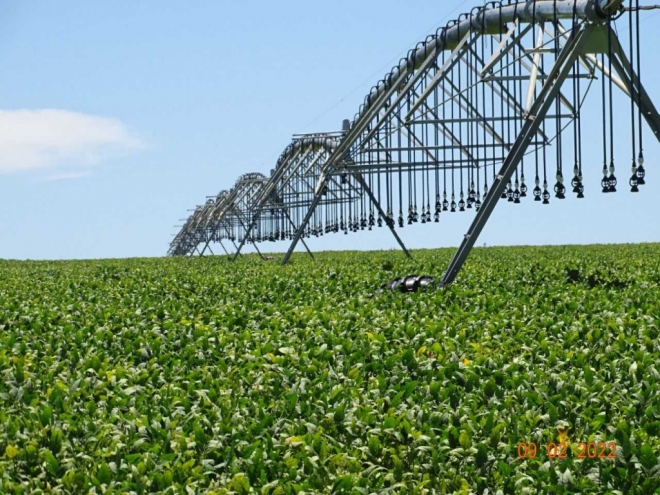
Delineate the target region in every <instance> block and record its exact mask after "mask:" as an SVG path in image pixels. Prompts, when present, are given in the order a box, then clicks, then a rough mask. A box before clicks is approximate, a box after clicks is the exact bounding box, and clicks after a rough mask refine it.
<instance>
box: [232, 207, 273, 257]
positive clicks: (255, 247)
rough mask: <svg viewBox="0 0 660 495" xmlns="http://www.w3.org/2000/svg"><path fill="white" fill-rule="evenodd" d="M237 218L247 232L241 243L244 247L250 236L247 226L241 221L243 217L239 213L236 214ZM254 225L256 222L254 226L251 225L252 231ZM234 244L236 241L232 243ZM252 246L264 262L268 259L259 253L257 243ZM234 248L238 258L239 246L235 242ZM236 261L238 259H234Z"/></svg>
mask: <svg viewBox="0 0 660 495" xmlns="http://www.w3.org/2000/svg"><path fill="white" fill-rule="evenodd" d="M236 218H237V219H238V221H239V222H241V226H242V227H243V230H245V236H244V237H243V240H242V241H241V247H243V245H244V244H245V242H246V241H247V239H248V238H249V235H248V234H247V232H248V228H247V227H246V226H245V223H244V222H243V220H242V219H241V216H240V215H239V214H238V213H237V214H236ZM253 225H254V222H252V224H251V225H250V230H252V226H253ZM232 242H234V241H232ZM252 245H253V246H254V249H256V251H257V254H259V257H260V258H261V259H262V260H265V259H266V258H264V255H263V254H261V251H259V248H258V247H257V243H256V242H254V241H253V242H252ZM234 247H235V248H236V256H238V252H239V248H238V246H237V245H236V243H235V242H234ZM234 259H236V258H234Z"/></svg>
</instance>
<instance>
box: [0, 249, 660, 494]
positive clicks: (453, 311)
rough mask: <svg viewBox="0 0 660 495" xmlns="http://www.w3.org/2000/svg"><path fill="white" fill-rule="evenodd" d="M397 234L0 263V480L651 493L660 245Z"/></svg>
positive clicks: (657, 443)
mask: <svg viewBox="0 0 660 495" xmlns="http://www.w3.org/2000/svg"><path fill="white" fill-rule="evenodd" d="M413 254H414V256H415V261H414V262H410V261H406V260H405V259H404V257H403V255H402V254H401V253H400V252H394V251H393V252H372V253H323V254H319V255H317V260H316V261H315V262H314V261H311V260H309V259H308V258H307V257H306V256H304V255H302V254H300V255H297V256H296V257H294V260H293V263H292V264H291V265H288V266H285V267H282V266H280V265H279V264H278V263H276V262H273V261H268V262H264V261H261V260H259V259H258V258H256V257H253V256H245V257H243V258H241V259H240V260H239V262H237V263H236V264H231V263H230V262H229V261H228V260H227V259H226V258H224V257H222V258H220V257H217V258H196V259H190V258H186V259H174V258H168V259H144V260H142V259H137V260H108V261H80V262H13V261H0V374H1V379H0V493H26V494H27V493H117V494H119V493H138V494H140V493H151V492H162V493H207V492H208V493H210V492H214V493H237V494H247V493H263V494H294V493H296V494H300V493H308V494H309V493H355V494H359V493H364V494H368V493H406V494H407V493H410V494H413V493H415V494H422V493H429V494H430V493H458V494H471V493H479V494H481V493H488V494H490V495H493V494H496V493H504V494H509V493H511V494H513V493H515V494H518V493H533V494H536V493H539V494H540V493H556V494H560V493H576V494H577V493H583V494H587V493H612V494H624V495H628V494H651V493H660V464H659V461H658V454H659V453H660V438H659V435H660V390H659V383H660V340H659V333H660V321H659V320H660V245H652V244H647V245H635V246H588V247H544V248H535V247H525V248H487V249H478V250H475V251H474V252H473V254H472V255H471V257H470V260H469V261H468V263H467V265H466V268H465V270H464V271H463V272H462V273H461V275H460V276H459V278H458V280H457V283H456V284H455V285H454V286H452V287H451V288H450V289H449V290H444V291H443V290H432V291H426V292H420V293H415V294H401V293H392V292H378V291H377V290H375V289H377V288H378V287H379V286H380V285H381V284H383V283H385V282H388V281H389V280H391V279H393V278H396V277H399V276H403V275H408V274H410V273H419V274H430V275H436V276H440V275H441V274H442V272H443V270H444V268H445V267H446V266H447V263H448V261H449V259H450V257H451V255H452V254H453V251H452V250H437V251H417V252H415V253H413ZM580 443H584V444H585V445H584V446H580ZM590 443H592V444H593V445H594V449H591V448H590V447H589V444H590ZM532 444H533V445H532ZM613 444H615V445H616V446H614V445H613ZM601 445H603V446H604V447H603V448H601V447H600V446H601ZM596 450H598V454H597V455H596ZM582 451H584V452H582ZM534 453H536V455H532V454H534ZM581 454H582V455H581ZM591 454H594V455H593V456H592V455H591ZM582 457H584V458H582ZM486 490H488V491H486Z"/></svg>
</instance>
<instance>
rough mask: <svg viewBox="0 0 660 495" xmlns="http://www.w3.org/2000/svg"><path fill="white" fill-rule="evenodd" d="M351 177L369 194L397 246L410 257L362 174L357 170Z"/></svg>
mask: <svg viewBox="0 0 660 495" xmlns="http://www.w3.org/2000/svg"><path fill="white" fill-rule="evenodd" d="M353 177H355V180H357V181H358V183H359V184H360V185H361V186H362V189H364V191H365V192H366V193H367V195H368V196H369V199H370V200H371V202H372V203H373V204H374V205H375V206H376V208H377V209H378V213H379V214H380V216H381V217H383V220H385V223H386V224H387V226H388V227H389V229H390V231H391V232H392V235H393V236H394V238H395V239H396V242H398V243H399V246H401V249H403V252H404V253H406V256H407V257H408V258H412V255H411V254H410V252H409V251H408V249H406V246H405V244H403V241H402V240H401V238H400V237H399V234H397V233H396V230H395V229H394V225H393V224H392V223H390V222H388V221H387V215H386V214H385V212H384V211H383V208H382V207H381V206H380V203H379V202H378V200H377V199H376V196H374V193H373V191H372V190H371V188H370V187H369V186H368V185H367V183H366V181H365V180H364V177H362V174H361V173H359V172H357V173H354V174H353Z"/></svg>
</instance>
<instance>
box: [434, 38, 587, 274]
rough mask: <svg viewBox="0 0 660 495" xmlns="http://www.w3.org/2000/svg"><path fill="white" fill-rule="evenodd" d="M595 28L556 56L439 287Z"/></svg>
mask: <svg viewBox="0 0 660 495" xmlns="http://www.w3.org/2000/svg"><path fill="white" fill-rule="evenodd" d="M594 29H599V28H598V27H595V26H587V27H585V28H584V29H582V30H581V31H579V32H578V33H576V35H575V36H574V37H573V38H571V39H570V40H569V41H568V42H567V43H566V44H565V45H564V48H563V49H562V51H561V53H560V54H559V56H558V57H557V62H556V63H555V66H554V67H553V68H552V71H551V72H550V74H549V75H548V79H547V80H546V82H545V84H544V85H543V88H542V89H541V91H540V93H539V95H538V97H537V98H536V101H535V102H534V103H533V105H532V107H531V111H530V113H529V115H528V117H527V119H526V121H525V123H524V125H523V128H522V130H521V132H520V134H519V135H518V137H517V138H516V141H515V143H514V144H513V146H512V148H511V150H510V151H509V154H508V156H507V157H506V159H505V160H504V163H503V164H502V168H501V169H500V172H499V174H498V175H497V177H496V178H495V180H494V181H493V184H492V186H491V188H490V189H489V191H488V194H487V195H486V197H485V198H484V202H483V204H482V205H481V208H480V209H479V212H478V213H477V215H476V217H475V219H474V221H473V222H472V225H471V226H470V229H469V230H468V233H467V234H465V238H464V239H463V242H462V243H461V246H460V247H459V248H458V251H457V252H456V254H455V255H454V258H453V259H452V262H451V264H450V265H449V268H448V269H447V272H446V273H445V276H444V277H443V279H442V282H440V286H441V287H446V286H448V285H449V284H451V283H452V282H453V281H454V280H455V278H456V275H457V274H458V272H459V271H460V269H461V267H462V266H463V264H464V263H465V260H466V259H467V257H468V255H469V254H470V251H471V250H472V247H473V246H474V244H475V243H476V241H477V238H478V237H479V234H480V233H481V231H482V229H483V228H484V226H485V225H486V222H487V221H488V218H489V217H490V215H491V213H492V212H493V210H494V209H495V205H497V201H498V200H499V199H500V196H501V195H502V193H503V192H504V189H505V188H506V186H507V184H508V182H509V179H510V178H511V176H512V175H513V173H514V172H515V170H516V168H517V167H518V165H519V164H520V161H521V160H522V158H523V156H524V154H525V151H526V150H527V147H528V146H529V143H530V142H531V140H532V139H533V137H534V135H535V134H536V132H537V131H538V129H539V127H540V126H541V123H542V122H543V120H544V119H545V116H546V115H547V113H548V110H549V109H550V107H551V105H552V104H553V103H554V100H555V98H556V96H557V94H558V93H559V90H560V89H561V86H562V84H563V83H564V81H565V80H566V77H567V76H568V74H569V73H570V71H571V69H572V67H573V64H574V63H575V61H576V60H577V58H578V56H579V55H580V52H581V49H582V47H583V46H584V44H585V42H586V41H588V39H589V37H590V35H591V33H592V32H593V30H594Z"/></svg>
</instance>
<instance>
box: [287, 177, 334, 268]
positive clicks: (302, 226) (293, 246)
mask: <svg viewBox="0 0 660 495" xmlns="http://www.w3.org/2000/svg"><path fill="white" fill-rule="evenodd" d="M326 181H327V178H326V179H325V180H324V181H323V183H322V184H321V187H319V192H318V193H316V196H314V199H313V200H312V204H311V205H310V206H309V210H308V211H307V215H305V218H304V219H303V221H302V223H301V224H300V227H298V230H296V233H295V235H294V236H293V240H292V241H291V245H290V246H289V250H288V251H287V252H286V254H285V255H284V258H282V264H283V265H286V264H287V263H288V262H289V259H290V258H291V255H292V254H293V250H294V249H296V245H297V244H298V241H299V240H300V238H301V237H302V236H303V235H304V233H305V228H306V227H307V224H308V223H309V221H310V219H311V218H312V215H313V214H314V211H315V210H316V207H317V206H318V205H319V203H320V202H321V198H322V197H323V195H322V194H321V191H322V190H323V186H325V183H326Z"/></svg>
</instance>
